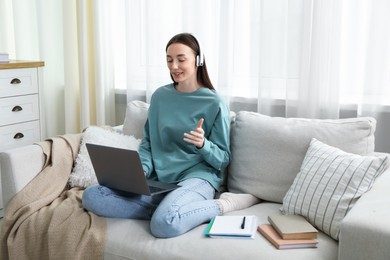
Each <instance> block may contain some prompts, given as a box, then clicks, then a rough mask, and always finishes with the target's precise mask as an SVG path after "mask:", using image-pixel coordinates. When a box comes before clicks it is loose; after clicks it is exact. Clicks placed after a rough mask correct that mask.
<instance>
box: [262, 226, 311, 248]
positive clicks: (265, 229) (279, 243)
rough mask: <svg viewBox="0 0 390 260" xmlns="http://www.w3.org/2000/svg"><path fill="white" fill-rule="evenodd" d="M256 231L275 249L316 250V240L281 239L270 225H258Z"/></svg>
mask: <svg viewBox="0 0 390 260" xmlns="http://www.w3.org/2000/svg"><path fill="white" fill-rule="evenodd" d="M257 230H258V231H259V232H260V233H261V234H262V235H263V236H264V237H265V238H267V239H268V241H270V242H271V243H272V244H273V245H274V246H275V247H276V248H277V249H294V248H316V247H317V244H318V240H316V239H282V237H281V236H280V235H279V234H278V232H276V230H275V229H274V228H273V227H272V225H270V224H262V225H259V226H258V228H257Z"/></svg>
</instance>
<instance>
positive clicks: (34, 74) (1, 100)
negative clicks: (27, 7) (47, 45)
mask: <svg viewBox="0 0 390 260" xmlns="http://www.w3.org/2000/svg"><path fill="white" fill-rule="evenodd" d="M43 66H44V62H42V61H10V62H7V63H0V152H1V151H4V150H7V149H11V148H15V147H18V146H23V145H27V144H32V143H33V142H37V141H40V140H42V139H43V138H44V137H45V127H44V117H43V114H42V113H43V106H42V86H43V84H42V78H43V77H42V73H43V71H42V70H43ZM0 174H1V172H0ZM0 189H1V178H0ZM0 191H1V190H0ZM2 209H3V196H2V193H1V192H0V217H2V216H3V210H2Z"/></svg>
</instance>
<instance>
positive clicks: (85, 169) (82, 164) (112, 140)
mask: <svg viewBox="0 0 390 260" xmlns="http://www.w3.org/2000/svg"><path fill="white" fill-rule="evenodd" d="M86 143H91V144H100V145H106V146H112V147H117V148H123V149H131V150H138V148H139V145H140V143H141V140H139V139H136V138H134V136H128V135H124V134H121V133H118V132H115V131H112V130H110V129H105V128H101V127H97V126H90V127H88V128H87V129H86V130H85V131H84V133H83V136H82V139H81V145H80V150H79V153H78V154H77V157H76V160H75V166H74V167H73V169H72V172H71V174H70V176H69V185H70V186H71V187H75V186H77V187H88V186H90V185H92V184H97V179H96V175H95V171H94V169H93V166H92V162H91V159H90V158H89V154H88V151H87V147H86V145H85V144H86Z"/></svg>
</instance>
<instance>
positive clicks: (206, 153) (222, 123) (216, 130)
mask: <svg viewBox="0 0 390 260" xmlns="http://www.w3.org/2000/svg"><path fill="white" fill-rule="evenodd" d="M198 152H199V153H200V154H201V155H202V156H203V158H204V160H205V161H206V162H207V163H208V164H210V165H211V166H212V167H214V168H215V169H217V170H223V169H224V168H226V167H227V166H228V164H229V162H230V113H229V109H228V108H227V107H226V106H221V108H220V111H219V113H218V115H217V117H216V119H215V121H214V124H213V126H212V129H211V131H210V134H209V136H208V137H205V141H204V145H203V147H202V148H201V149H198Z"/></svg>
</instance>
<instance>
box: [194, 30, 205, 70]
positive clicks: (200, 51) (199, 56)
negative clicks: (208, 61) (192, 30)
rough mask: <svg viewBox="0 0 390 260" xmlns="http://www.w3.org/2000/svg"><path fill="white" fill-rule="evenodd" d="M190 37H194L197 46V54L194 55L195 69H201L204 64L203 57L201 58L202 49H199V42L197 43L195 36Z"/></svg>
mask: <svg viewBox="0 0 390 260" xmlns="http://www.w3.org/2000/svg"><path fill="white" fill-rule="evenodd" d="M192 37H194V39H195V41H196V43H197V44H198V48H199V54H198V55H196V66H197V67H201V66H203V64H204V56H203V51H202V47H201V45H200V42H199V41H198V39H196V37H195V36H192Z"/></svg>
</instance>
